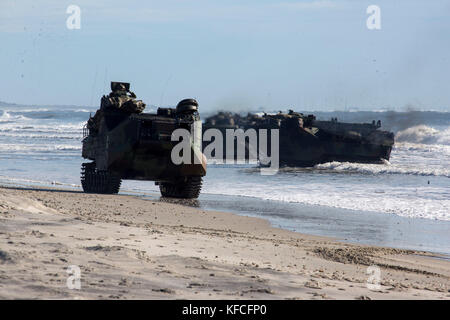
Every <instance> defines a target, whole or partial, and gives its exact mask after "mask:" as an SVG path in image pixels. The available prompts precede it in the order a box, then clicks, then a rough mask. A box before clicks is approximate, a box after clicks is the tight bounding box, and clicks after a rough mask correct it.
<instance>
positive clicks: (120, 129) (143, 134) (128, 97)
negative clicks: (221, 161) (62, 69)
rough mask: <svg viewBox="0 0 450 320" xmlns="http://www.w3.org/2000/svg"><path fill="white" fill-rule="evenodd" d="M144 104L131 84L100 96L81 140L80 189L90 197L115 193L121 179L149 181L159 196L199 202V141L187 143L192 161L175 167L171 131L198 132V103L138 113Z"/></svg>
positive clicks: (203, 161) (113, 85)
mask: <svg viewBox="0 0 450 320" xmlns="http://www.w3.org/2000/svg"><path fill="white" fill-rule="evenodd" d="M144 108H145V104H144V103H143V102H142V101H141V100H136V95H135V94H134V93H133V92H131V91H130V84H129V83H124V82H111V93H110V94H109V95H107V96H103V97H102V99H101V105H100V109H99V110H98V111H97V112H96V114H95V116H94V117H90V119H89V120H88V122H87V124H86V126H85V129H84V134H83V135H84V138H83V148H82V156H83V158H85V159H89V160H91V161H92V162H90V163H83V164H82V168H81V185H82V187H83V190H84V191H85V192H88V193H107V194H112V193H118V192H119V188H120V185H121V181H122V179H131V180H150V181H155V183H156V184H157V185H159V188H160V191H161V194H162V196H164V197H176V198H197V197H198V196H199V194H200V189H201V186H202V177H203V176H204V175H205V174H206V159H205V157H204V156H203V154H202V153H201V140H198V139H194V138H192V136H191V138H190V142H189V143H190V148H191V149H190V151H191V156H192V158H195V157H197V158H198V159H199V160H198V161H194V159H192V161H190V162H189V161H188V163H182V164H174V162H173V161H172V159H171V152H172V149H173V147H174V146H175V145H176V144H177V143H178V142H176V141H171V140H172V139H171V136H172V133H173V132H174V130H175V129H178V128H182V129H186V130H189V132H191V130H192V129H193V127H196V130H200V132H201V122H200V117H199V114H198V103H197V101H196V100H194V99H185V100H182V101H180V102H179V103H178V105H177V107H176V108H158V110H157V112H156V113H155V114H152V113H142V112H143V111H144Z"/></svg>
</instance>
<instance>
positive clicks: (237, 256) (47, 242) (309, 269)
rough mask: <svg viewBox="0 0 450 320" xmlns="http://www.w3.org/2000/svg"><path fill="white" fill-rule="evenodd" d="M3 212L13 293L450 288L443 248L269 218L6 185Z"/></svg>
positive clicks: (215, 294)
mask: <svg viewBox="0 0 450 320" xmlns="http://www.w3.org/2000/svg"><path fill="white" fill-rule="evenodd" d="M0 212H1V218H2V223H1V224H0V226H1V227H0V243H1V246H0V247H1V254H0V298H3V299H5V298H6V299H9V298H25V299H28V298H38V299H53V298H56V299H73V298H80V299H85V298H88V299H358V298H361V299H363V298H364V299H366V298H370V299H405V298H411V299H450V294H449V289H450V286H449V285H450V268H449V266H450V261H448V260H446V259H435V258H434V257H438V256H439V255H436V254H432V253H429V252H424V251H414V250H401V249H393V248H387V247H379V246H369V245H358V244H351V243H347V242H341V241H339V240H336V239H332V238H328V237H321V236H311V235H306V234H301V233H298V232H294V231H289V230H284V229H279V228H276V227H273V226H271V225H270V223H269V221H267V220H265V219H263V218H255V217H247V216H242V215H236V214H233V213H227V212H219V211H210V210H205V209H203V208H193V207H188V206H184V205H180V204H173V203H169V202H165V201H158V200H146V199H142V198H140V197H137V196H132V195H114V196H111V195H96V194H84V193H81V192H77V191H69V190H58V189H57V188H55V189H53V188H46V190H42V188H41V189H39V188H33V187H28V188H20V187H14V188H13V187H7V188H5V187H0ZM69 265H78V266H79V267H80V269H81V281H82V289H81V290H70V289H68V288H67V286H66V281H67V277H68V275H67V273H66V270H65V269H67V267H68V266H69ZM371 265H378V266H379V267H380V270H381V279H380V284H381V287H380V289H379V290H376V291H373V290H369V289H368V288H367V286H366V283H367V279H368V275H367V273H366V272H367V267H368V266H371Z"/></svg>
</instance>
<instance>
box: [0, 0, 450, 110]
mask: <svg viewBox="0 0 450 320" xmlns="http://www.w3.org/2000/svg"><path fill="white" fill-rule="evenodd" d="M71 4H75V5H78V6H79V7H80V8H81V29H80V30H68V29H67V28H66V19H67V17H68V16H69V15H68V14H66V9H67V7H68V6H69V5H71ZM371 4H376V5H378V6H379V7H380V9H381V30H368V29H367V27H366V19H367V17H368V15H367V14H366V8H367V7H368V6H369V5H371ZM449 16H450V1H439V0H432V1H419V0H410V1H401V0H399V1H379V0H373V1H362V0H361V1H358V0H347V1H344V0H342V1H340V0H335V1H319V0H317V1H312V0H311V1H288V0H284V1H271V0H251V1H246V0H241V1H235V0H222V1H207V0H165V1H145V2H144V1H138V0H131V1H105V0H96V1H91V0H70V1H61V0H60V1H49V0H41V1H32V0H22V1H13V0H1V2H0V43H1V47H0V70H2V76H1V77H0V87H1V90H0V100H1V101H7V102H16V103H22V104H38V105H45V104H70V105H80V106H92V105H98V102H99V100H100V97H101V95H102V94H105V93H107V92H108V90H109V81H111V80H117V81H128V82H131V83H132V89H133V90H134V91H135V92H136V94H137V95H138V97H139V98H141V99H143V100H144V101H145V102H146V103H148V104H152V105H158V106H159V105H174V104H176V103H177V102H178V101H179V100H181V99H183V98H186V97H194V98H197V99H198V100H199V102H200V108H202V109H203V110H208V111H212V110H215V109H230V110H236V111H237V110H241V111H242V110H247V109H257V108H262V109H266V110H271V109H286V108H288V107H290V108H294V109H302V110H344V109H360V110H379V109H392V110H405V109H408V108H413V109H432V110H447V111H450V81H449V75H450V19H449Z"/></svg>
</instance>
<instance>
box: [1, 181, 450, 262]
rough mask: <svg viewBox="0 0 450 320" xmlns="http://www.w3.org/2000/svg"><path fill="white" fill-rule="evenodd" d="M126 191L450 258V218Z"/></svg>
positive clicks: (68, 187) (125, 191) (24, 186)
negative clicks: (175, 196)
mask: <svg viewBox="0 0 450 320" xmlns="http://www.w3.org/2000/svg"><path fill="white" fill-rule="evenodd" d="M2 187H4V188H12V189H14V188H18V189H29V190H34V189H37V190H62V191H65V190H66V191H74V192H79V191H80V190H81V186H77V185H72V184H64V183H54V184H45V183H40V182H37V183H36V184H27V183H23V184H20V183H17V182H15V183H4V182H0V188H2ZM122 189H123V190H121V192H120V195H128V196H137V197H141V198H142V199H146V200H151V201H165V202H169V203H175V204H181V205H187V206H192V207H197V208H199V209H202V210H207V211H223V212H229V213H233V214H237V215H241V216H247V217H255V218H261V219H265V220H267V221H269V222H270V224H271V225H272V226H273V227H274V228H280V229H284V230H288V231H294V232H297V233H300V234H305V235H312V236H322V237H327V238H331V239H334V240H336V241H341V242H344V243H350V244H357V245H358V244H359V245H371V246H384V247H391V248H396V249H405V250H419V251H427V252H431V253H435V254H437V255H440V256H442V258H444V259H450V247H449V246H448V243H450V233H449V232H448V230H450V221H447V220H439V219H428V218H421V217H414V218H412V217H403V216H400V215H396V214H389V213H384V212H376V211H361V210H354V209H345V208H336V207H329V206H323V205H311V204H304V203H298V202H283V201H276V200H265V199H260V198H257V197H250V196H233V195H216V194H208V193H202V194H201V195H200V198H199V199H198V200H194V201H192V200H191V201H186V200H180V199H163V198H161V196H160V194H159V192H158V191H157V190H154V191H153V190H151V191H150V190H147V191H145V190H144V191H143V190H137V189H126V188H122ZM299 213H300V214H299ZM286 215H287V216H288V218H286V217H285V216H286Z"/></svg>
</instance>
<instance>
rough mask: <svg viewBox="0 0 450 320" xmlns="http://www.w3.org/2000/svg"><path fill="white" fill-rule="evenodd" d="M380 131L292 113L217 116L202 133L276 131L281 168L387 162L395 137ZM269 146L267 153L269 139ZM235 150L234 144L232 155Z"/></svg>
mask: <svg viewBox="0 0 450 320" xmlns="http://www.w3.org/2000/svg"><path fill="white" fill-rule="evenodd" d="M380 127H381V122H380V121H378V122H375V121H372V123H343V122H339V121H338V120H337V118H333V119H331V120H330V121H318V120H316V117H315V116H314V115H304V114H302V113H298V112H294V111H292V110H289V112H288V113H283V112H281V111H280V112H279V113H277V114H266V113H264V114H263V115H257V114H252V113H249V114H247V116H241V115H239V114H232V113H229V112H219V113H218V114H216V115H214V116H211V117H209V118H207V119H206V121H205V124H204V125H203V129H204V130H207V129H210V128H215V129H219V130H220V131H221V132H222V133H223V135H224V136H225V132H226V130H227V129H243V130H247V129H256V131H257V133H258V132H259V131H258V129H267V130H268V132H269V133H268V135H269V136H270V130H272V129H278V130H279V161H280V165H283V166H294V167H310V166H314V165H316V164H320V163H325V162H331V161H341V162H362V163H382V162H383V161H384V160H389V157H390V154H391V150H392V146H393V145H394V134H393V133H392V132H388V131H382V130H380ZM268 142H269V145H268V150H269V153H270V151H271V146H270V139H268ZM258 147H259V146H256V147H253V149H254V150H255V149H257V148H258ZM224 148H225V142H224ZM236 148H237V144H235V153H234V154H236ZM245 149H246V156H247V155H248V150H249V145H248V141H245ZM258 154H259V153H258ZM224 156H225V153H224ZM240 160H242V159H240Z"/></svg>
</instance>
